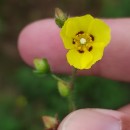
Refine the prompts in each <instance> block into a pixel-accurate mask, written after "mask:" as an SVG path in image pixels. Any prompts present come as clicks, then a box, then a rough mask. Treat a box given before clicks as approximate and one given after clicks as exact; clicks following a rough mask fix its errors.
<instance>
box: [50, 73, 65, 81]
mask: <svg viewBox="0 0 130 130" xmlns="http://www.w3.org/2000/svg"><path fill="white" fill-rule="evenodd" d="M51 76H52V77H53V78H54V79H55V80H58V81H62V82H65V81H64V80H63V79H61V78H60V77H58V76H57V75H55V74H51Z"/></svg>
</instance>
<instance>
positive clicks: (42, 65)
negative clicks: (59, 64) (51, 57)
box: [33, 58, 50, 74]
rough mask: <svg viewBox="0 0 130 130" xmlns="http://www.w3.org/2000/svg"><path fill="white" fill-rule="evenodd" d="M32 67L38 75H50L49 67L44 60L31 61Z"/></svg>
mask: <svg viewBox="0 0 130 130" xmlns="http://www.w3.org/2000/svg"><path fill="white" fill-rule="evenodd" d="M33 63H34V67H35V69H36V70H35V72H36V73H38V74H48V73H50V66H49V64H48V62H47V60H46V59H40V58H35V59H34V60H33Z"/></svg>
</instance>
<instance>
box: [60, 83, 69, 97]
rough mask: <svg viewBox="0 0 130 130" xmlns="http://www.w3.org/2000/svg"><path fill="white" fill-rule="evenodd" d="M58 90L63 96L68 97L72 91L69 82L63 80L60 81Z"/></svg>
mask: <svg viewBox="0 0 130 130" xmlns="http://www.w3.org/2000/svg"><path fill="white" fill-rule="evenodd" d="M58 90H59V93H60V95H61V96H62V97H67V96H68V95H69V92H70V88H69V85H68V83H66V82H63V81H58Z"/></svg>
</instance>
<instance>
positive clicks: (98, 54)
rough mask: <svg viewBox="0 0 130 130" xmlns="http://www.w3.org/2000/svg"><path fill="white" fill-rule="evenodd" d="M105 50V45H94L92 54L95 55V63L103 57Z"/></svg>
mask: <svg viewBox="0 0 130 130" xmlns="http://www.w3.org/2000/svg"><path fill="white" fill-rule="evenodd" d="M100 44H101V43H100ZM103 52H104V47H103V46H93V49H92V51H91V54H92V55H93V64H94V63H95V62H97V61H98V60H100V59H102V57H103Z"/></svg>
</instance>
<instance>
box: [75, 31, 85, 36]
mask: <svg viewBox="0 0 130 130" xmlns="http://www.w3.org/2000/svg"><path fill="white" fill-rule="evenodd" d="M83 33H84V32H83V31H80V32H78V33H77V34H76V35H79V34H83Z"/></svg>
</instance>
